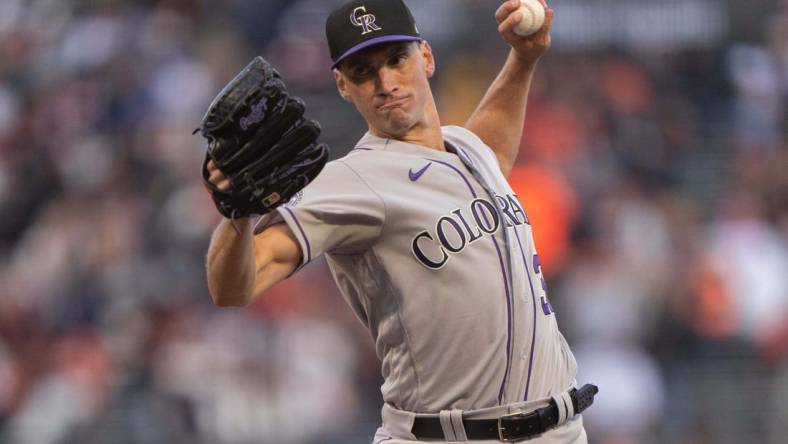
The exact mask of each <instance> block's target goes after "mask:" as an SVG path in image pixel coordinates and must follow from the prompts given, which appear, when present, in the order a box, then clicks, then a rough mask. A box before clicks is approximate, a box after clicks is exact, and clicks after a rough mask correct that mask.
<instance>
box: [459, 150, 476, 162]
mask: <svg viewBox="0 0 788 444" xmlns="http://www.w3.org/2000/svg"><path fill="white" fill-rule="evenodd" d="M457 149H458V150H459V151H462V154H464V155H465V158H466V159H468V161H469V162H471V165H473V166H476V162H474V161H473V157H471V156H469V155H468V153H466V152H465V150H464V149H462V148H459V147H457Z"/></svg>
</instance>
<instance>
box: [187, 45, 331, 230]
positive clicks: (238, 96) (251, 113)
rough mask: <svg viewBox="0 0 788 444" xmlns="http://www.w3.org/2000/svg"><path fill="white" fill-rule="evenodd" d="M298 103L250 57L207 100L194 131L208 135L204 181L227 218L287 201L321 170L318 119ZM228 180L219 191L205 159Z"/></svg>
mask: <svg viewBox="0 0 788 444" xmlns="http://www.w3.org/2000/svg"><path fill="white" fill-rule="evenodd" d="M304 111H305V105H304V103H303V102H302V101H301V100H300V99H298V98H295V97H290V96H289V94H288V93H287V89H286V87H285V84H284V82H282V79H281V78H280V76H279V73H277V72H276V70H274V69H273V68H272V67H271V65H270V64H269V63H268V62H267V61H266V60H265V59H263V58H262V57H256V58H255V59H254V60H252V62H251V63H249V65H248V66H247V67H246V68H244V69H243V71H241V72H240V73H239V74H238V75H237V76H236V77H235V78H234V79H233V80H231V81H230V83H228V84H227V85H226V86H225V87H224V88H223V89H222V91H221V92H220V93H219V95H218V96H216V98H215V99H214V100H213V103H211V105H210V106H209V107H208V111H207V112H206V113H205V117H203V120H202V125H201V126H200V131H201V132H202V135H203V137H205V139H207V141H208V152H207V154H206V156H205V161H204V162H203V167H202V176H203V180H204V182H205V186H206V187H207V188H208V190H209V191H210V193H211V196H212V197H213V200H214V203H215V204H216V208H217V209H218V210H219V212H220V213H221V214H222V215H223V216H224V217H227V218H231V219H232V218H236V217H247V216H250V215H253V214H265V213H267V212H269V211H271V210H273V209H274V208H276V207H278V206H279V205H281V204H283V203H285V202H287V201H288V200H289V199H290V197H292V196H293V195H294V194H295V193H297V192H298V191H300V190H301V189H302V188H304V187H305V186H306V185H307V184H309V183H310V182H311V181H312V180H314V179H315V177H317V175H318V174H319V173H320V171H322V169H323V167H324V166H325V164H326V162H327V161H328V147H327V146H326V145H325V144H322V143H318V142H317V139H318V137H319V136H320V125H319V124H318V123H317V122H315V121H312V120H308V119H305V118H304V117H303V115H304ZM210 160H213V163H214V164H215V165H216V167H217V168H218V169H219V171H221V172H222V174H223V175H224V176H225V177H226V178H227V179H228V180H229V182H230V187H229V189H228V190H226V191H223V190H221V189H219V187H217V186H216V185H214V184H213V183H212V182H211V181H210V180H209V179H210V173H209V171H208V162H209V161H210Z"/></svg>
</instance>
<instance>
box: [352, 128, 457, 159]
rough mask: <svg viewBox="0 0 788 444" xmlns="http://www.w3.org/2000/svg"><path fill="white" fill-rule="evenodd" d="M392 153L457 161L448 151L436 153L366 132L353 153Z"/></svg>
mask: <svg viewBox="0 0 788 444" xmlns="http://www.w3.org/2000/svg"><path fill="white" fill-rule="evenodd" d="M444 143H447V141H446V135H445V133H444ZM356 150H360V151H369V150H372V151H378V150H379V151H394V152H398V153H408V154H415V155H418V156H422V157H426V158H432V159H441V160H448V161H455V162H456V161H457V160H458V158H457V155H456V154H454V153H452V152H448V151H438V150H436V149H432V148H428V147H426V146H423V145H416V144H413V143H408V142H403V141H401V140H397V139H385V138H382V137H378V136H376V135H374V134H372V133H371V132H369V131H367V133H366V134H364V136H363V137H362V138H361V140H359V141H358V143H357V144H356V148H355V149H354V151H356Z"/></svg>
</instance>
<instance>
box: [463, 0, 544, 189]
mask: <svg viewBox="0 0 788 444" xmlns="http://www.w3.org/2000/svg"><path fill="white" fill-rule="evenodd" d="M540 1H541V2H542V4H544V0H540ZM518 7H519V0H509V1H507V2H506V3H504V4H503V5H502V6H501V7H500V8H498V10H497V11H496V13H495V19H496V21H497V22H498V32H499V33H500V34H501V36H502V37H503V39H504V40H505V41H506V42H507V43H509V45H511V47H512V49H511V51H510V52H509V56H508V57H507V59H506V63H504V66H503V68H502V69H501V72H500V73H499V74H498V76H497V77H496V78H495V80H494V81H493V83H492V84H491V85H490V88H489V89H488V90H487V92H486V94H485V95H484V97H483V98H482V100H481V102H480V103H479V106H478V107H477V108H476V110H475V111H474V112H473V114H472V115H471V117H470V118H469V119H468V122H467V123H466V124H465V127H466V128H467V129H469V130H470V131H472V132H474V133H475V134H476V135H477V136H479V138H480V139H482V141H484V143H485V144H487V145H488V146H489V147H490V148H491V149H492V150H493V151H494V152H495V155H496V157H497V158H498V162H499V163H500V165H501V171H502V172H503V174H504V176H508V175H509V172H510V171H511V169H512V166H513V165H514V162H515V160H516V159H517V154H518V151H519V149H520V141H521V139H522V135H523V122H524V121H525V109H526V103H527V100H528V92H529V90H530V87H531V79H532V78H533V74H534V70H535V68H536V63H537V61H538V60H539V58H540V57H541V56H542V54H544V53H545V51H547V49H548V48H549V46H550V26H551V24H552V20H553V10H552V9H549V8H547V10H546V13H545V22H544V25H543V26H542V29H540V30H539V31H538V32H537V33H536V34H533V35H530V36H528V37H521V36H519V35H517V34H515V33H514V32H513V31H512V29H513V28H514V26H515V25H516V24H517V23H519V22H520V20H521V19H522V17H521V15H520V14H519V13H515V11H517V9H518ZM545 7H546V5H545Z"/></svg>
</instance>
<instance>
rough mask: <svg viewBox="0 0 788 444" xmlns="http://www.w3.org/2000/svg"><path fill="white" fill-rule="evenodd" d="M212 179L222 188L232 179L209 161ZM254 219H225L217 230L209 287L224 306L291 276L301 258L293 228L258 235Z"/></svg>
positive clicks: (258, 293)
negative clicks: (228, 178) (226, 176)
mask: <svg viewBox="0 0 788 444" xmlns="http://www.w3.org/2000/svg"><path fill="white" fill-rule="evenodd" d="M207 168H208V171H209V172H210V177H209V179H208V180H209V181H210V182H211V183H213V184H214V185H216V186H217V187H218V188H219V189H220V190H227V189H229V187H230V183H229V181H228V180H227V178H225V177H224V175H223V174H222V173H221V172H220V171H219V170H218V169H216V166H215V165H214V164H213V162H209V163H208V165H207ZM253 232H254V221H253V219H251V218H248V217H243V218H238V219H235V221H234V222H233V221H230V220H229V219H223V220H222V222H221V223H219V226H218V227H216V230H214V233H213V236H212V237H211V244H210V246H209V247H208V258H207V263H206V269H207V274H208V290H209V291H210V293H211V298H212V299H213V302H214V303H215V304H216V305H218V306H220V307H242V306H245V305H248V304H250V303H251V302H253V301H254V300H255V299H256V298H257V297H259V296H261V295H262V294H263V293H265V292H266V291H267V290H268V289H269V288H271V287H273V286H274V285H275V284H276V283H277V282H279V281H281V280H282V279H284V278H286V277H287V276H289V275H290V274H291V273H292V272H293V271H294V270H295V269H296V267H297V266H298V264H299V263H300V261H301V247H300V246H299V244H298V241H297V240H296V238H295V236H293V233H292V232H291V231H290V228H288V227H287V225H285V224H276V225H272V226H270V227H268V228H267V229H266V230H265V231H263V232H262V233H260V234H258V235H257V236H255V235H254V234H253Z"/></svg>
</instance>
